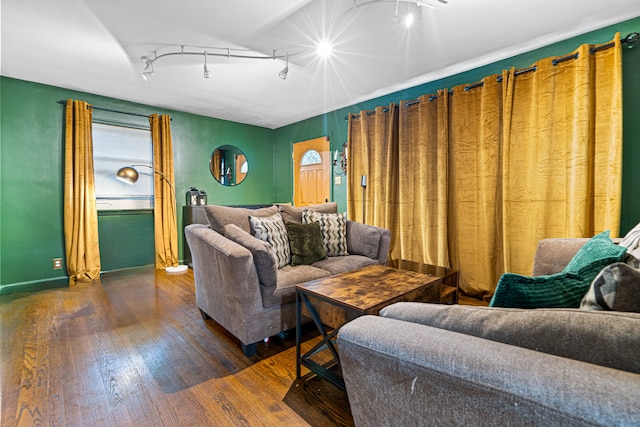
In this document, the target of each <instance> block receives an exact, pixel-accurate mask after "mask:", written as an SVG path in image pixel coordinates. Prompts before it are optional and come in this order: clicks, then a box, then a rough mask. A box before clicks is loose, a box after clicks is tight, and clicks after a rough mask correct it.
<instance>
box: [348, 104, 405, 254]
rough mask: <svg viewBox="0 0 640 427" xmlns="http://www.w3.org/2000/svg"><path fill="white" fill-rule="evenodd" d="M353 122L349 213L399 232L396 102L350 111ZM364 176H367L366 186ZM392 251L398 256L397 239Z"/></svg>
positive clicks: (350, 215) (350, 154)
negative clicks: (363, 184) (358, 111)
mask: <svg viewBox="0 0 640 427" xmlns="http://www.w3.org/2000/svg"><path fill="white" fill-rule="evenodd" d="M349 122H350V124H351V125H350V127H349V134H348V140H347V143H348V146H349V157H348V158H347V161H348V163H349V164H348V168H349V171H350V172H349V173H350V178H349V180H348V188H347V191H348V198H347V212H348V213H347V215H348V217H349V218H353V219H354V220H356V221H360V222H364V223H366V224H370V225H375V226H378V227H385V228H389V229H390V230H391V232H392V233H393V235H398V233H399V224H398V221H397V220H396V217H397V215H398V197H399V195H398V141H399V139H398V109H397V108H396V105H395V104H391V105H389V106H388V107H377V108H376V109H375V110H373V111H363V112H362V113H361V114H360V115H359V116H354V115H350V116H349ZM362 176H366V180H367V182H366V187H365V188H364V190H363V188H362V186H361V183H362V182H361V178H362ZM363 197H364V209H363ZM363 215H364V217H363ZM390 251H391V254H392V256H393V257H396V258H397V255H398V254H399V247H398V241H397V240H394V241H392V243H391V248H390Z"/></svg>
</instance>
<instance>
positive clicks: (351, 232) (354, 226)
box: [347, 220, 391, 264]
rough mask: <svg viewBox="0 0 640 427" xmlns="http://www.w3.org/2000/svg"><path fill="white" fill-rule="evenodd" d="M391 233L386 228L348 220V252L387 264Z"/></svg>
mask: <svg viewBox="0 0 640 427" xmlns="http://www.w3.org/2000/svg"><path fill="white" fill-rule="evenodd" d="M390 244H391V232H390V231H389V230H387V229H386V228H380V227H375V226H373V225H368V224H363V223H361V222H355V221H351V220H347V251H348V252H349V254H351V255H363V256H366V257H369V258H372V259H377V260H378V262H379V263H380V264H384V263H386V262H387V258H388V256H389V245H390Z"/></svg>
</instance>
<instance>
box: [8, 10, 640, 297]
mask: <svg viewBox="0 0 640 427" xmlns="http://www.w3.org/2000/svg"><path fill="white" fill-rule="evenodd" d="M616 31H619V32H620V33H621V35H622V36H625V35H626V34H628V33H630V32H634V31H640V18H635V19H632V20H629V21H626V22H623V23H620V24H616V25H612V26H609V27H606V28H603V29H601V30H597V31H593V32H590V33H588V34H585V35H581V36H578V37H574V38H571V39H569V40H565V41H562V42H560V43H556V44H553V45H551V46H547V47H545V48H541V49H537V50H534V51H531V52H528V53H525V54H522V55H518V56H516V57H513V58H510V59H507V60H503V61H499V62H496V63H493V64H490V65H487V66H484V67H480V68H476V69H473V70H470V71H467V72H464V73H460V74H456V75H454V76H451V77H447V78H444V79H440V80H437V81H434V82H431V83H427V84H424V85H419V86H416V87H412V88H409V89H407V90H404V91H400V92H395V93H392V94H389V95H386V96H383V97H379V98H376V99H372V100H369V101H366V102H362V103H359V104H355V105H352V106H349V107H346V108H342V109H340V110H336V111H332V112H329V113H327V114H323V115H321V116H317V117H313V118H310V119H308V120H304V121H301V122H298V123H295V124H292V125H289V126H285V127H282V128H279V129H276V130H271V129H267V128H261V127H256V126H250V125H245V124H241V123H235V122H229V121H225V120H220V119H215V118H210V117H203V116H199V115H195V114H189V113H184V112H179V111H172V110H165V109H160V108H155V107H151V106H148V105H142V104H136V103H131V102H127V101H122V100H117V99H113V98H107V97H102V96H98V95H94V94H89V93H83V92H76V91H72V90H68V89H63V88H59V87H53V86H47V85H41V84H37V83H31V82H26V81H22V80H16V79H11V78H6V77H0V145H1V150H0V294H4V293H9V292H14V291H29V290H35V289H39V288H43V287H49V286H56V285H64V284H65V283H66V281H67V278H66V272H65V270H64V269H63V270H53V268H52V259H53V258H57V257H62V258H64V243H63V231H62V222H63V216H62V184H63V176H62V174H63V152H64V141H63V119H64V108H63V106H62V105H60V104H58V103H57V101H58V100H61V99H67V98H73V99H82V100H85V101H87V102H89V103H91V104H93V105H95V106H97V107H103V108H110V109H117V110H124V111H129V112H133V113H139V114H145V115H147V114H152V113H160V114H170V115H171V116H172V118H173V121H172V125H171V126H172V133H173V148H174V161H175V174H176V176H175V179H176V182H175V186H176V193H177V196H176V197H177V214H178V225H179V227H180V228H182V206H183V205H184V204H185V201H186V197H185V194H186V192H187V190H188V189H189V188H190V187H192V186H193V187H197V188H198V189H200V190H204V191H206V192H207V196H208V203H210V204H268V203H271V202H274V201H275V202H286V201H291V199H292V189H293V184H292V181H293V178H292V162H291V152H292V146H293V143H295V142H298V141H303V140H306V139H310V138H315V137H319V136H325V135H327V136H329V138H330V141H331V148H332V150H336V149H339V148H340V147H341V145H342V144H343V143H344V142H345V141H346V137H347V136H346V134H347V122H346V120H345V117H346V116H347V114H348V113H349V112H354V113H357V112H358V111H360V110H363V109H372V108H374V107H376V106H378V105H386V104H389V103H390V102H398V101H400V100H406V99H414V98H416V97H418V96H419V95H422V94H426V93H434V92H435V91H436V90H437V89H440V88H445V87H447V88H448V87H453V86H455V85H458V84H463V83H471V82H475V81H478V80H480V79H482V78H483V77H485V76H487V75H490V74H494V73H498V72H500V71H501V70H502V69H506V68H509V67H511V66H515V67H517V68H523V67H527V66H528V65H530V64H532V63H533V62H535V61H537V60H538V59H541V58H544V57H547V56H551V55H563V54H565V53H567V52H570V51H572V50H573V49H575V48H576V47H577V46H578V45H580V44H582V43H602V42H606V41H608V40H610V39H611V38H613V35H614V33H615V32H616ZM638 69H640V46H638V45H636V47H635V48H634V49H625V50H624V54H623V73H624V89H623V92H624V101H623V102H624V164H623V167H624V171H623V202H622V210H623V213H622V217H621V220H622V225H621V232H622V233H624V232H626V231H627V230H629V229H630V228H631V227H633V226H634V225H635V224H637V223H638V221H640V180H638V179H637V178H635V177H634V176H633V171H634V165H636V164H638V163H639V162H640V120H638V117H640V80H638V79H637V78H635V75H637V70H638ZM95 114H102V116H101V118H104V120H106V121H115V122H119V123H129V122H135V121H136V120H138V121H140V120H142V122H145V121H146V120H145V119H135V118H132V117H130V116H124V115H118V114H113V115H110V114H108V113H99V112H97V111H96V112H95ZM226 144H230V145H235V146H237V147H238V148H240V149H241V150H242V151H243V152H244V153H245V154H246V156H247V159H248V162H249V174H248V175H247V178H246V179H245V181H244V182H242V183H241V184H240V185H238V186H235V187H224V186H222V185H220V184H218V183H217V182H215V181H214V180H213V177H212V176H211V173H210V171H209V157H210V156H211V153H212V152H213V150H214V149H215V148H216V147H218V146H220V145H226ZM332 191H333V200H335V201H337V202H338V206H339V209H340V211H344V210H346V183H345V180H344V179H343V182H342V184H340V185H333V190H332ZM98 221H99V231H100V247H101V251H102V253H103V255H102V263H103V269H104V270H115V269H120V268H127V267H132V266H137V265H144V264H148V263H152V262H153V233H152V229H153V217H152V214H151V213H150V212H148V211H147V212H144V211H143V212H136V213H126V212H125V213H123V212H110V213H101V214H100V217H99V220H98ZM125 239H127V240H128V241H129V244H127V245H126V246H123V241H124V240H125ZM179 244H180V256H181V257H182V254H183V239H182V238H181V237H180V238H179Z"/></svg>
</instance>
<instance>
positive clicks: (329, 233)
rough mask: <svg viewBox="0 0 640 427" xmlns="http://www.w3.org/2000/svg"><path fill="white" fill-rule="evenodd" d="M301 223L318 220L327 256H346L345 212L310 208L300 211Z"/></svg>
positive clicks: (347, 253)
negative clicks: (334, 212) (332, 212)
mask: <svg viewBox="0 0 640 427" xmlns="http://www.w3.org/2000/svg"><path fill="white" fill-rule="evenodd" d="M302 222H303V224H309V223H310V222H319V223H320V231H322V240H323V241H324V244H325V246H326V247H327V256H346V255H349V252H347V213H346V212H342V213H336V214H327V213H322V212H314V211H310V210H304V211H302Z"/></svg>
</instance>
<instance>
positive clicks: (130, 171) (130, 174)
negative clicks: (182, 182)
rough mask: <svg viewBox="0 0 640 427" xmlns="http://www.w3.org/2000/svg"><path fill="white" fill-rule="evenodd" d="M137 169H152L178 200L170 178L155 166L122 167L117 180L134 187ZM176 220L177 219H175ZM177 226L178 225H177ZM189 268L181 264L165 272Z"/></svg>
mask: <svg viewBox="0 0 640 427" xmlns="http://www.w3.org/2000/svg"><path fill="white" fill-rule="evenodd" d="M136 167H145V168H149V169H151V170H152V171H153V172H155V173H157V174H158V175H160V176H161V177H162V178H163V179H164V180H165V181H167V184H169V188H171V193H172V194H173V199H174V200H175V199H176V191H175V189H174V188H173V184H171V181H169V178H167V176H166V175H165V174H164V173H162V172H161V171H159V170H158V169H156V168H154V167H153V166H150V165H131V166H125V167H122V168H120V169H118V172H117V173H116V178H118V179H119V180H120V181H122V182H124V183H127V184H129V185H133V184H135V183H136V182H137V181H138V176H139V175H138V171H137V170H136V169H135V168H136ZM174 220H175V217H174ZM176 226H177V224H176ZM188 268H189V267H188V266H187V265H184V264H180V265H178V266H176V267H173V266H171V267H167V268H166V269H165V271H166V272H167V273H182V272H185V271H187V269H188Z"/></svg>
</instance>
